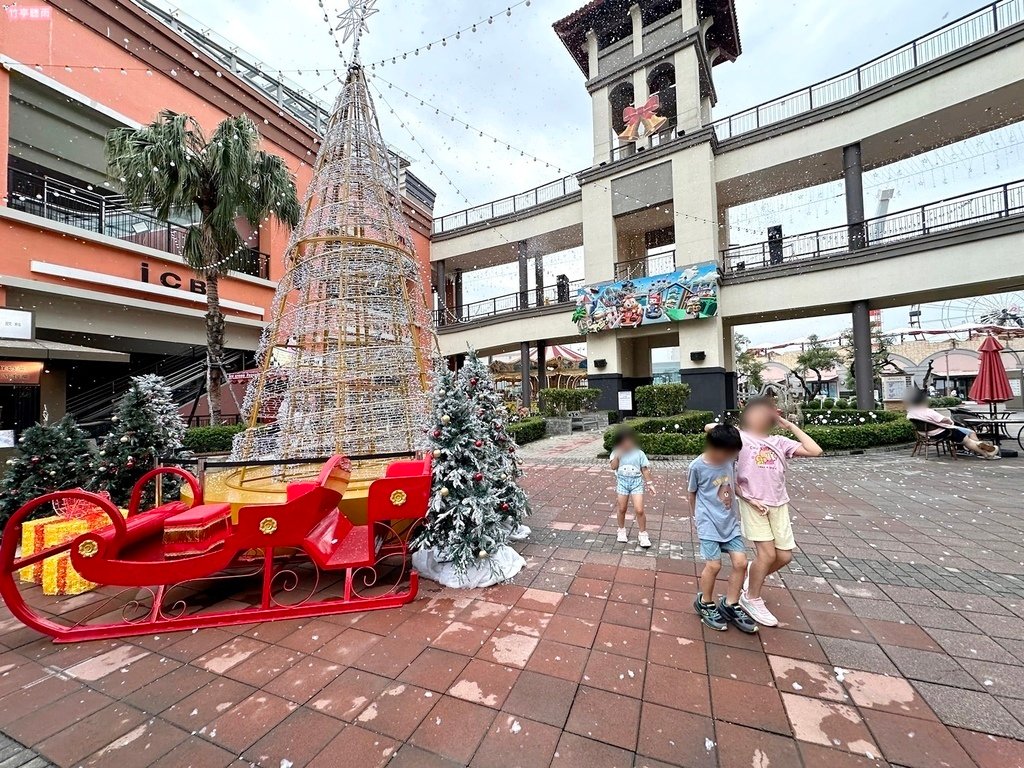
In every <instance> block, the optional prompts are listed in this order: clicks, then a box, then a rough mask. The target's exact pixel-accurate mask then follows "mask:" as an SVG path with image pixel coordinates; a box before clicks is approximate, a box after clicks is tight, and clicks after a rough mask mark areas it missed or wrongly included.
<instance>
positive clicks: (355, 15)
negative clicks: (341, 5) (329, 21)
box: [335, 0, 380, 61]
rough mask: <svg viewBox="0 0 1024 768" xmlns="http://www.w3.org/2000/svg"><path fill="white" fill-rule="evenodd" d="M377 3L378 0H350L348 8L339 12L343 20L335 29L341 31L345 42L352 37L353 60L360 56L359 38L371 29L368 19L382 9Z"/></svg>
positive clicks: (339, 16)
mask: <svg viewBox="0 0 1024 768" xmlns="http://www.w3.org/2000/svg"><path fill="white" fill-rule="evenodd" d="M376 4H377V0H348V8H346V9H345V10H344V11H342V12H341V13H339V14H338V18H339V19H341V22H340V23H339V24H338V26H337V27H335V29H338V30H340V31H341V33H342V36H341V40H342V42H343V43H347V42H348V41H349V38H352V41H353V42H352V60H353V61H356V60H358V58H359V38H360V37H361V36H362V34H363V33H364V32H369V31H370V29H369V27H368V26H367V25H366V20H367V19H368V18H369V17H370V16H372V15H373V14H375V13H377V11H379V10H380V9H379V8H375V7H374V6H375V5H376Z"/></svg>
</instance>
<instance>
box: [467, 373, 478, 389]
mask: <svg viewBox="0 0 1024 768" xmlns="http://www.w3.org/2000/svg"><path fill="white" fill-rule="evenodd" d="M479 381H480V379H478V378H477V377H476V376H474V377H473V378H472V379H470V380H469V383H470V384H472V385H473V386H474V387H475V386H476V385H477V384H478V383H479Z"/></svg>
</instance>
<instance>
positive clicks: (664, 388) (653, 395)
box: [633, 384, 690, 416]
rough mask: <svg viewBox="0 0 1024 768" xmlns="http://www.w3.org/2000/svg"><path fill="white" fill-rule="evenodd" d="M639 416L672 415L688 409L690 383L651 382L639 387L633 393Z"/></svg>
mask: <svg viewBox="0 0 1024 768" xmlns="http://www.w3.org/2000/svg"><path fill="white" fill-rule="evenodd" d="M633 397H634V400H635V405H636V415H637V416H671V415H672V414H674V413H682V412H683V411H685V410H686V403H687V401H689V399H690V385H689V384H649V385H646V386H642V387H637V388H636V392H635V393H634V395H633Z"/></svg>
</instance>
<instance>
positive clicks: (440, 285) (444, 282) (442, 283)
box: [434, 259, 448, 325]
mask: <svg viewBox="0 0 1024 768" xmlns="http://www.w3.org/2000/svg"><path fill="white" fill-rule="evenodd" d="M434 281H435V282H434V288H435V290H436V291H437V324H438V325H444V324H445V322H446V321H447V319H448V318H447V317H446V315H447V309H448V275H447V271H446V269H445V265H444V259H442V260H441V261H438V262H435V263H434Z"/></svg>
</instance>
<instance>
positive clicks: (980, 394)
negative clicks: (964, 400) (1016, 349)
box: [970, 336, 1013, 415]
mask: <svg viewBox="0 0 1024 768" xmlns="http://www.w3.org/2000/svg"><path fill="white" fill-rule="evenodd" d="M1002 349H1003V345H1002V344H1000V343H999V342H998V341H997V340H996V337H995V336H989V337H988V338H987V339H985V340H984V341H983V342H982V343H981V346H980V347H978V351H979V352H980V353H981V366H980V367H979V368H978V377H977V378H976V379H975V380H974V383H973V384H972V385H971V391H970V397H971V400H974V401H975V402H977V403H988V404H989V410H990V411H991V412H992V413H993V415H994V414H995V407H996V403H1005V402H1006V401H1007V400H1011V399H1013V391H1012V390H1011V389H1010V377H1009V376H1007V375H1006V368H1004V367H1003V358H1002V357H1001V356H1000V355H999V352H1000V350H1002Z"/></svg>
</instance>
